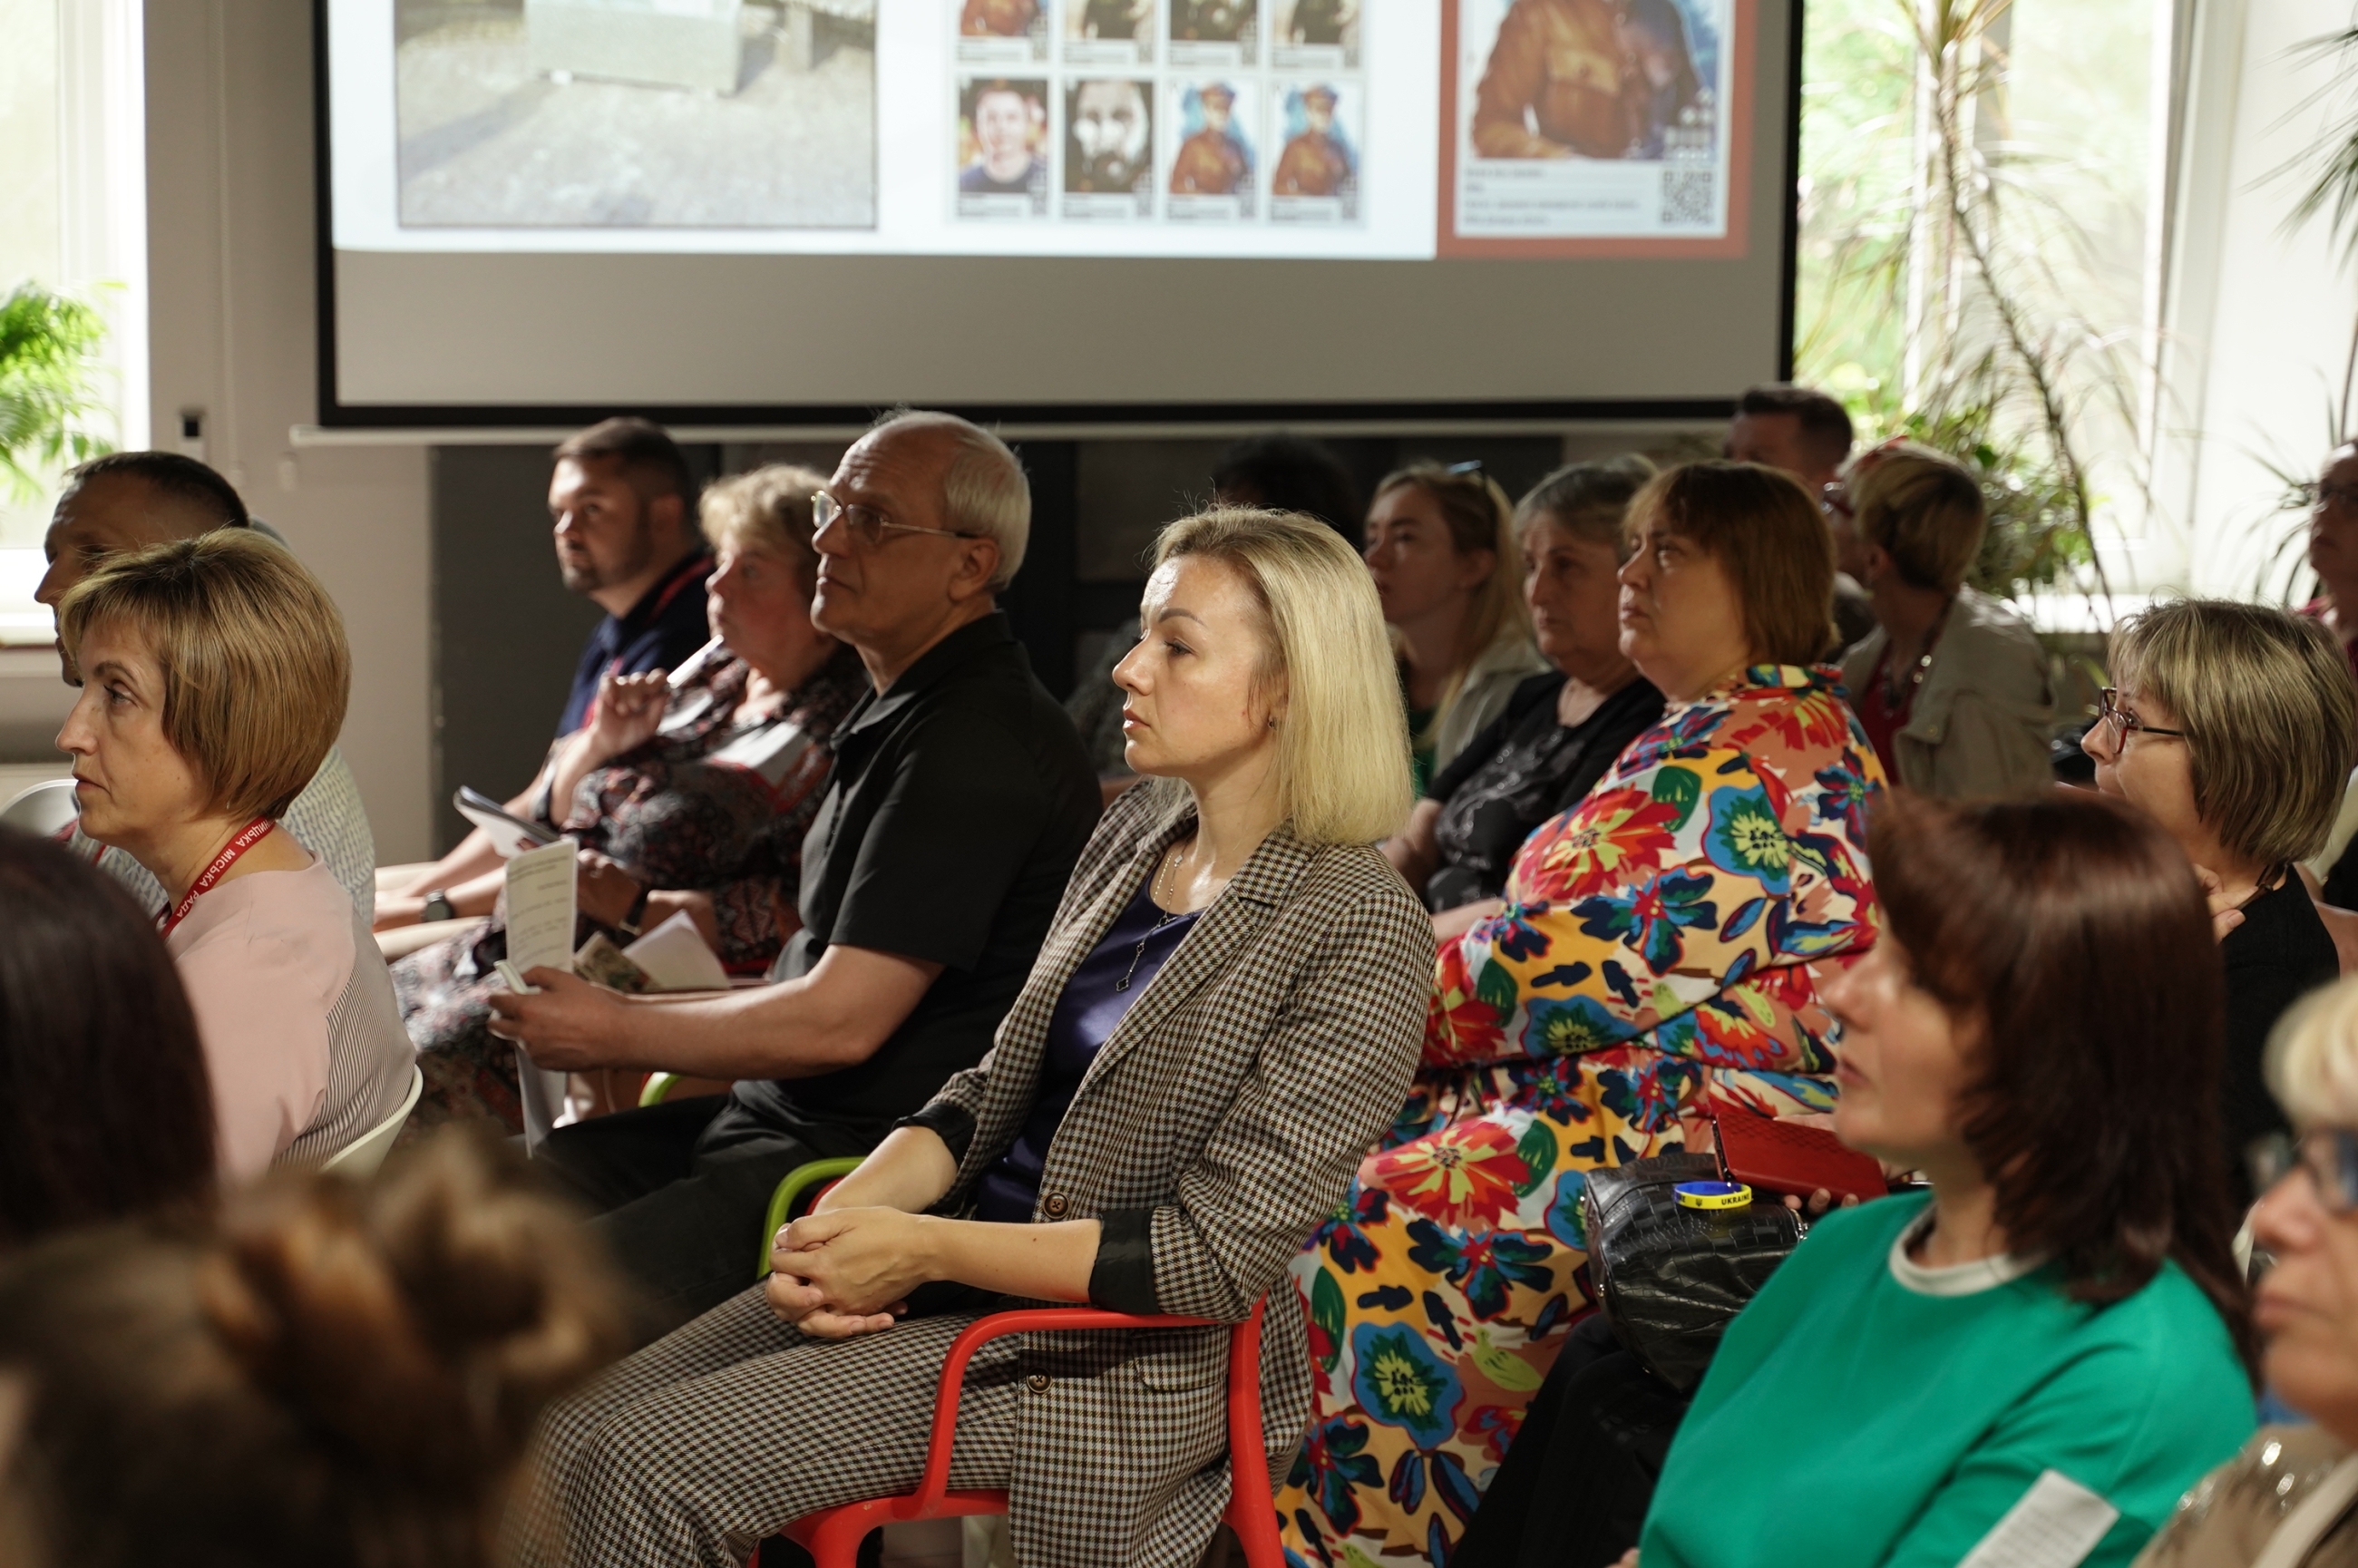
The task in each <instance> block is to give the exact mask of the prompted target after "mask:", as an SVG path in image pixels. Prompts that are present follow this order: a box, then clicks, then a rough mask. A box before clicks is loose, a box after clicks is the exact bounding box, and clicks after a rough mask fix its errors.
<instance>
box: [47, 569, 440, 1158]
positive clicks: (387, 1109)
mask: <svg viewBox="0 0 2358 1568" xmlns="http://www.w3.org/2000/svg"><path fill="white" fill-rule="evenodd" d="M59 634H60V637H61V639H62V641H63V643H64V644H65V649H66V653H67V654H68V656H70V658H71V659H72V660H73V661H74V665H75V667H76V668H78V669H79V670H81V673H82V678H83V685H82V690H81V699H80V700H79V701H77V702H76V703H75V704H74V708H73V711H72V713H70V715H68V716H67V719H66V723H65V728H64V729H63V730H60V731H59V734H58V745H59V748H60V749H61V750H63V751H65V752H69V753H70V754H71V755H72V757H73V773H74V786H75V787H74V796H75V799H76V800H77V801H78V802H79V803H80V804H81V825H82V830H83V831H84V832H86V833H88V834H89V835H90V836H91V837H92V838H94V839H96V840H97V841H98V842H100V843H102V844H106V845H110V846H112V847H114V848H115V849H121V850H123V851H124V852H125V853H126V854H128V855H130V856H131V857H132V859H134V860H137V861H138V862H139V863H140V864H141V865H142V866H144V867H146V869H147V871H148V873H149V874H150V875H152V876H153V877H155V879H156V880H157V881H158V882H159V883H161V884H162V885H163V888H164V892H165V893H166V895H167V896H168V898H169V899H170V901H171V905H170V908H169V910H168V913H166V914H164V915H163V917H162V928H163V932H164V942H165V946H167V947H168V948H169V949H170V951H171V954H172V957H173V960H174V962H175V963H176V964H178V967H179V974H180V981H181V984H182V985H183V986H185V987H186V988H187V990H188V998H189V1005H190V1006H191V1007H192V1008H193V1009H194V1011H195V1012H196V1019H197V1029H198V1032H199V1033H200V1036H201V1037H202V1039H203V1041H204V1049H205V1060H206V1065H207V1067H208V1070H209V1072H210V1075H211V1081H212V1103H213V1112H214V1115H215V1117H216V1119H217V1120H218V1123H219V1130H218V1134H217V1140H216V1144H215V1152H216V1154H217V1156H218V1158H219V1161H220V1165H221V1170H222V1173H223V1174H224V1175H227V1176H231V1177H245V1176H251V1175H254V1174H255V1173H258V1172H260V1171H261V1170H262V1169H263V1168H264V1167H265V1166H266V1165H269V1164H271V1163H273V1162H276V1161H279V1160H303V1161H318V1160H325V1159H326V1158H327V1157H328V1156H330V1155H331V1154H333V1153H335V1152H336V1151H338V1150H339V1149H341V1148H342V1147H343V1146H344V1145H345V1144H347V1143H350V1142H352V1141H353V1140H354V1139H357V1138H359V1137H360V1136H362V1134H363V1133H366V1132H368V1131H369V1130H371V1129H373V1128H374V1127H375V1126H376V1125H377V1124H378V1123H380V1122H382V1121H383V1120H384V1119H385V1118H386V1117H388V1116H390V1115H392V1114H393V1113H394V1111H395V1110H396V1109H398V1108H400V1106H401V1104H402V1102H403V1101H404V1100H405V1099H406V1098H408V1094H409V1087H410V1084H411V1074H412V1073H413V1072H414V1071H415V1070H416V1069H415V1068H414V1066H413V1065H412V1060H411V1052H410V1047H409V1037H408V1036H407V1035H406V1034H405V1033H402V1028H401V1012H400V1010H399V1008H398V1007H396V1006H395V1002H394V998H393V981H392V980H391V979H390V978H389V977H388V976H387V975H386V974H385V968H384V959H383V958H382V957H379V956H378V954H377V950H376V944H375V943H374V942H373V940H371V939H370V936H369V932H368V926H367V925H366V924H365V923H364V922H363V921H362V919H361V916H360V912H359V911H358V910H357V909H355V908H354V907H353V905H352V898H351V896H350V895H349V894H347V893H346V892H344V890H343V888H342V887H341V886H340V885H339V884H338V883H337V881H336V879H335V877H334V875H333V874H332V873H330V871H329V870H328V868H327V866H326V865H325V864H324V863H323V862H321V861H320V860H318V859H317V858H316V857H314V856H313V855H312V854H311V852H310V851H309V850H308V849H305V848H304V847H303V846H302V845H300V844H298V843H297V842H296V841H295V839H294V838H293V837H292V836H291V835H289V834H287V833H284V832H281V831H279V830H278V827H277V819H278V817H279V816H280V815H281V814H282V813H284V812H285V811H286V809H287V803H288V802H289V801H291V800H293V799H294V798H295V796H296V795H297V793H298V792H300V791H301V789H302V788H303V785H304V784H306V783H307V782H308V781H309V780H310V778H311V777H312V776H313V775H314V774H316V773H318V772H319V762H320V760H321V759H322V758H324V757H325V756H326V755H327V753H328V748H329V746H330V744H331V743H333V741H334V740H335V737H336V733H337V731H338V730H340V729H341V728H342V726H343V722H344V705H345V702H346V699H347V697H348V696H349V694H350V690H351V685H352V655H351V653H350V651H349V650H348V649H347V647H346V646H345V643H344V626H343V622H342V620H341V617H339V616H338V615H337V613H336V607H335V605H334V603H333V602H331V601H330V600H329V598H328V594H327V590H326V589H322V588H321V587H320V586H319V582H318V581H317V580H316V579H313V577H312V576H311V574H310V573H308V572H307V571H305V570H304V569H303V568H302V567H301V566H300V565H298V564H297V562H296V560H295V557H292V556H290V555H288V554H287V552H286V551H285V550H284V549H282V548H280V547H279V546H276V545H274V544H271V543H269V542H268V541H267V540H265V539H260V538H257V537H255V536H254V535H252V534H250V533H247V532H245V531H243V530H242V529H222V530H221V531H219V532H216V533H211V534H205V535H199V536H198V537H196V538H194V539H185V540H181V541H179V542H178V543H176V544H169V545H157V546H152V547H150V548H148V549H146V550H142V551H140V552H138V553H137V554H135V555H129V556H117V557H114V558H112V559H110V560H108V561H107V562H105V563H104V564H103V565H102V566H100V567H99V568H97V569H96V570H95V571H93V572H92V573H91V574H90V575H89V576H87V577H85V578H83V579H82V580H81V582H80V583H79V584H77V585H76V586H75V588H74V589H73V591H72V592H70V593H69V594H68V595H66V598H65V601H64V603H63V604H62V605H61V606H60V607H59Z"/></svg>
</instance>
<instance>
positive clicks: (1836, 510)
mask: <svg viewBox="0 0 2358 1568" xmlns="http://www.w3.org/2000/svg"><path fill="white" fill-rule="evenodd" d="M1818 510H1819V511H1821V512H1823V513H1824V514H1826V515H1827V516H1829V517H1856V516H1857V515H1858V514H1857V513H1855V512H1854V511H1852V510H1851V504H1850V492H1849V491H1848V490H1846V489H1845V488H1844V485H1843V481H1840V480H1838V479H1837V480H1833V481H1828V483H1827V484H1826V487H1825V489H1824V490H1823V491H1821V492H1819V494H1818Z"/></svg>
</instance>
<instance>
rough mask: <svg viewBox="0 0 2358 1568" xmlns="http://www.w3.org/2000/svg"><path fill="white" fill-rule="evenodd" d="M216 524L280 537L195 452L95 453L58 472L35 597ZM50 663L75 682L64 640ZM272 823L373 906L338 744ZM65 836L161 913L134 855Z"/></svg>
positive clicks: (366, 910) (159, 891) (358, 812)
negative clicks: (60, 486)
mask: <svg viewBox="0 0 2358 1568" xmlns="http://www.w3.org/2000/svg"><path fill="white" fill-rule="evenodd" d="M216 528H252V529H254V531H255V532H256V533H260V534H263V535H267V536H268V537H270V538H272V539H274V540H277V542H278V543H280V544H282V545H283V544H285V543H286V541H285V540H283V539H279V538H278V535H276V534H274V533H272V532H271V531H270V530H269V529H268V528H266V527H264V526H263V525H262V524H260V523H259V522H257V521H256V520H255V519H254V517H252V516H251V515H250V514H248V513H247V512H246V510H245V503H244V501H243V499H241V498H240V497H239V495H238V493H237V491H236V489H235V488H234V487H233V486H232V485H231V483H230V482H229V481H227V480H225V479H223V478H222V476H221V475H219V474H217V473H215V472H214V471H213V470H211V469H209V468H207V467H206V466H205V465H204V464H202V463H200V462H199V461H197V460H195V459H194V458H186V457H182V456H181V455H180V454H179V453H178V452H115V453H112V454H110V455H109V456H106V457H103V458H93V459H92V460H90V461H89V462H86V463H84V464H82V465H81V467H80V468H77V469H75V470H72V471H70V473H68V474H67V475H66V487H65V491H64V492H63V493H62V494H60V495H59V497H58V503H57V508H56V510H55V511H54V512H52V513H51V514H50V518H49V534H48V535H47V536H46V537H45V538H44V539H43V540H42V548H43V550H44V551H45V552H46V553H47V554H48V556H49V571H48V572H47V573H46V574H44V575H43V577H42V579H41V586H40V587H39V588H38V589H35V590H34V593H33V597H34V598H35V599H37V600H39V601H40V602H41V603H43V604H46V605H48V606H49V611H50V613H51V614H52V615H54V614H55V613H56V612H57V608H58V605H59V603H60V602H61V601H62V600H64V599H65V596H66V594H67V592H68V591H69V590H70V589H72V588H73V586H74V585H75V584H76V583H79V582H80V581H81V579H83V578H85V577H88V576H89V575H90V574H91V573H92V572H93V571H95V570H96V569H97V568H99V567H101V566H103V565H104V564H105V562H106V561H107V559H108V558H109V557H114V556H120V555H125V554H128V553H129V552H131V551H134V550H144V549H146V548H147V547H148V546H151V545H165V544H170V543H172V542H174V541H175V540H179V539H193V538H195V537H197V536H198V535H200V534H210V533H211V532H212V531H213V530H214V529H216ZM58 664H59V668H60V671H61V673H62V674H63V675H64V676H65V681H66V684H67V685H68V686H80V685H81V672H80V671H79V670H77V669H75V668H74V665H73V660H72V659H71V658H70V657H69V656H68V655H67V654H66V651H65V645H64V644H63V643H59V645H58ZM279 826H281V827H285V828H286V829H287V831H288V832H290V833H292V834H293V835H295V837H296V838H297V840H298V841H299V842H300V843H301V844H302V846H303V847H304V848H305V849H308V850H310V851H311V853H313V854H314V855H317V856H318V857H319V859H320V860H324V861H325V862H327V866H328V870H329V871H331V872H333V873H334V874H335V878H336V881H339V882H341V884H343V889H344V891H345V892H348V893H350V894H352V903H354V904H355V905H356V906H357V907H358V908H359V910H360V912H361V915H362V918H363V919H366V918H369V917H371V916H372V915H373V913H374V911H375V906H376V844H375V841H374V839H373V838H372V837H371V836H370V833H369V824H368V812H367V810H366V808H364V807H363V806H362V805H361V792H360V786H359V785H358V784H354V783H353V782H352V770H351V769H350V768H348V767H346V766H345V765H344V756H343V753H342V752H340V751H337V750H335V749H333V748H330V750H329V752H328V760H327V761H326V762H321V763H320V764H319V772H318V773H314V774H313V775H312V777H311V782H310V783H309V784H306V785H305V786H304V787H303V793H302V794H300V795H297V796H296V797H295V801H294V804H293V805H291V806H288V807H287V815H286V816H285V817H284V818H282V819H281V821H280V823H279ZM70 843H71V844H72V847H73V848H74V849H77V850H79V851H81V853H82V854H83V855H85V856H87V857H88V858H90V859H92V860H96V861H97V862H98V864H99V866H100V868H101V869H102V870H103V871H106V872H107V873H109V874H110V875H112V876H113V877H114V879H115V880H116V881H119V882H121V883H122V884H123V885H124V887H125V888H126V889H128V890H129V891H130V892H131V894H132V896H133V897H135V898H136V899H137V900H138V901H139V903H140V905H141V907H142V908H145V909H146V910H148V911H150V912H151V913H154V914H162V913H163V912H164V907H165V905H166V903H168V900H167V899H166V898H165V896H164V888H163V884H161V883H160V882H158V881H157V880H156V879H155V878H154V877H153V876H151V875H149V874H148V872H147V871H146V868H145V867H143V866H141V865H140V864H139V862H138V861H136V860H133V859H132V858H131V857H130V856H128V855H126V854H124V852H123V851H122V850H120V849H109V848H107V847H106V846H104V845H102V844H99V843H97V842H96V841H95V840H92V839H90V838H84V837H83V836H82V833H81V828H80V827H76V828H75V829H74V832H73V836H72V838H71V839H70Z"/></svg>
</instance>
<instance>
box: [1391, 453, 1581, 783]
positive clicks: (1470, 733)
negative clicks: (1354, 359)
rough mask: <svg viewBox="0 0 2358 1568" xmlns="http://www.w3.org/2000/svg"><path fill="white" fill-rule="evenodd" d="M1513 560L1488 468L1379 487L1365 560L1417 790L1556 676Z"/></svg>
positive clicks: (1432, 469) (1508, 510)
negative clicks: (1394, 665)
mask: <svg viewBox="0 0 2358 1568" xmlns="http://www.w3.org/2000/svg"><path fill="white" fill-rule="evenodd" d="M1515 554H1516V552H1515V524H1514V509H1513V507H1512V506H1510V505H1509V503H1508V501H1507V492H1505V491H1503V490H1500V489H1499V488H1498V481H1495V480H1493V479H1491V478H1490V477H1489V476H1488V475H1487V474H1486V473H1484V472H1483V471H1482V468H1481V465H1480V464H1479V463H1459V464H1456V465H1455V466H1453V467H1448V468H1444V467H1443V466H1442V465H1441V464H1439V463H1435V462H1417V463H1411V464H1410V465H1409V466H1407V467H1406V468H1402V469H1397V470H1393V471H1392V472H1390V473H1389V474H1386V475H1385V476H1384V478H1383V481H1382V482H1381V483H1379V485H1377V486H1376V494H1375V499H1374V500H1373V501H1372V502H1371V503H1369V504H1368V524H1367V549H1366V552H1365V558H1366V560H1367V563H1368V573H1369V575H1371V576H1372V577H1373V578H1374V579H1375V581H1376V592H1377V593H1378V595H1379V596H1380V597H1381V599H1382V600H1383V606H1384V620H1385V621H1386V622H1389V623H1390V626H1391V633H1392V646H1393V648H1394V650H1395V652H1396V654H1397V657H1398V663H1399V666H1400V685H1401V693H1402V695H1403V697H1404V698H1405V699H1406V701H1407V703H1408V708H1409V730H1410V731H1411V733H1412V735H1413V736H1414V738H1415V746H1416V751H1415V757H1416V768H1417V771H1416V781H1415V782H1416V785H1417V787H1418V788H1419V789H1422V787H1423V785H1424V784H1425V781H1426V780H1428V779H1429V778H1431V777H1432V775H1433V773H1435V772H1436V771H1438V770H1439V769H1442V768H1445V767H1447V766H1448V765H1449V764H1450V762H1451V761H1452V760H1454V759H1455V757H1456V755H1457V753H1458V752H1461V751H1463V750H1465V747H1466V741H1470V740H1472V739H1473V738H1474V737H1475V735H1476V733H1478V732H1479V731H1480V730H1482V728H1483V727H1484V726H1485V725H1487V724H1488V723H1489V722H1490V720H1492V719H1496V718H1497V717H1498V715H1499V714H1500V713H1501V712H1503V711H1505V709H1506V706H1507V700H1508V698H1509V697H1512V696H1513V695H1514V690H1515V687H1516V684H1517V683H1518V682H1520V681H1521V680H1522V678H1523V677H1524V676H1532V675H1537V674H1538V673H1539V672H1540V671H1541V670H1543V669H1545V668H1546V667H1547V665H1546V663H1545V661H1543V660H1542V659H1541V657H1540V654H1539V650H1538V649H1537V648H1536V647H1534V646H1533V645H1532V643H1531V622H1530V619H1529V618H1528V617H1527V616H1526V615H1525V613H1524V611H1523V603H1522V598H1521V596H1520V594H1519V593H1517V592H1516V587H1517V584H1516V580H1515V574H1514V572H1513V570H1512V569H1511V563H1512V562H1513V561H1514V559H1515Z"/></svg>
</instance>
